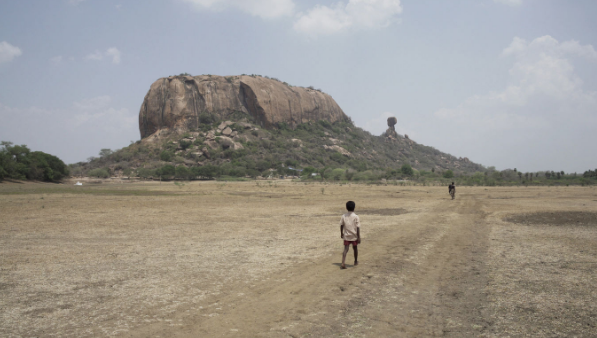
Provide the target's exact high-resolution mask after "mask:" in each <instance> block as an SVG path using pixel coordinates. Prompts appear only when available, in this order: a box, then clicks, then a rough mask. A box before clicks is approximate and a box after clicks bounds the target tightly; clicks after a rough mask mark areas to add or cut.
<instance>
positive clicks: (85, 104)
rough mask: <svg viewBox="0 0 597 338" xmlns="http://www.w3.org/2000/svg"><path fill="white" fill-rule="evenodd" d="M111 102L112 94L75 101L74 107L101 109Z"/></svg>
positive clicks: (79, 108)
mask: <svg viewBox="0 0 597 338" xmlns="http://www.w3.org/2000/svg"><path fill="white" fill-rule="evenodd" d="M110 102H112V98H111V97H110V96H107V95H104V96H98V97H94V98H91V99H83V100H81V101H76V102H73V107H75V108H76V109H78V110H86V111H88V110H99V109H102V108H105V107H107V106H108V105H109V104H110Z"/></svg>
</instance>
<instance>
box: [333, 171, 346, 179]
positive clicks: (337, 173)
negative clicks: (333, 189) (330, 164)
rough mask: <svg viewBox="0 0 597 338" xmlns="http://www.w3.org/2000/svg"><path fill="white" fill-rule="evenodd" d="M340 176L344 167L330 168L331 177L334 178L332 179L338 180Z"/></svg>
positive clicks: (342, 174)
mask: <svg viewBox="0 0 597 338" xmlns="http://www.w3.org/2000/svg"><path fill="white" fill-rule="evenodd" d="M342 176H344V169H340V168H338V169H334V170H332V178H333V179H334V181H339V180H340V179H341V178H342Z"/></svg>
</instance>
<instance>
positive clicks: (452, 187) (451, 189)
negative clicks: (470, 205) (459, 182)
mask: <svg viewBox="0 0 597 338" xmlns="http://www.w3.org/2000/svg"><path fill="white" fill-rule="evenodd" d="M448 193H449V194H450V196H452V199H454V197H456V186H455V185H454V182H452V184H450V185H449V186H448Z"/></svg>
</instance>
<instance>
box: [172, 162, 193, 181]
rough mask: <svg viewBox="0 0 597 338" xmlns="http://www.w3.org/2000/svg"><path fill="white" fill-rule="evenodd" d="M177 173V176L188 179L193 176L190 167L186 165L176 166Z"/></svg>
mask: <svg viewBox="0 0 597 338" xmlns="http://www.w3.org/2000/svg"><path fill="white" fill-rule="evenodd" d="M175 175H176V178H183V179H188V178H190V177H191V175H192V172H191V171H190V170H189V168H187V167H185V166H184V165H179V166H178V167H176V170H175Z"/></svg>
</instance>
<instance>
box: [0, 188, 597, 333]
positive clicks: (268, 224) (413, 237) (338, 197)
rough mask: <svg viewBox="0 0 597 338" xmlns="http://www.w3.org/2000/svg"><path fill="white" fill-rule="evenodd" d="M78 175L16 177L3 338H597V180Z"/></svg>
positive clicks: (2, 237)
mask: <svg viewBox="0 0 597 338" xmlns="http://www.w3.org/2000/svg"><path fill="white" fill-rule="evenodd" d="M78 188H82V189H75V187H72V186H66V185H64V186H59V185H45V184H35V183H27V184H14V183H4V184H0V269H1V270H0V336H3V337H436V336H437V337H439V336H442V337H443V336H447V337H594V336H596V334H595V332H597V328H596V327H595V326H596V325H597V305H596V304H597V302H596V301H597V292H596V291H595V290H597V272H596V271H597V245H596V244H597V202H596V201H595V200H597V190H596V189H594V188H587V187H574V188H572V187H566V188H564V187H562V188H555V187H541V188H536V187H527V188H525V187H507V188H505V187H504V188H484V187H461V188H458V194H457V198H456V200H450V199H449V195H448V194H447V189H446V188H445V187H428V186H427V187H412V186H404V187H403V186H392V185H388V186H367V185H354V184H352V185H342V186H341V185H320V184H308V185H305V184H300V183H290V182H288V183H282V182H279V183H277V184H272V185H269V184H263V183H261V184H259V185H257V184H256V183H254V182H242V183H227V184H224V183H218V182H193V183H187V184H186V185H184V186H182V187H177V186H175V185H173V184H172V183H168V184H166V183H162V184H161V185H159V184H156V183H149V184H147V183H146V184H143V183H135V184H101V185H87V186H84V187H78ZM322 188H323V194H322ZM349 199H352V200H355V201H356V203H357V209H356V212H357V214H359V215H360V217H361V221H362V233H363V242H362V244H361V246H360V250H359V255H360V256H359V261H360V264H359V265H358V266H352V265H351V264H348V269H347V270H340V269H339V263H340V259H341V250H342V245H341V240H340V238H339V225H338V222H339V218H340V214H341V213H342V212H343V206H344V203H345V202H346V201H347V200H349ZM348 258H352V250H351V252H350V253H349V256H348Z"/></svg>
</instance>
